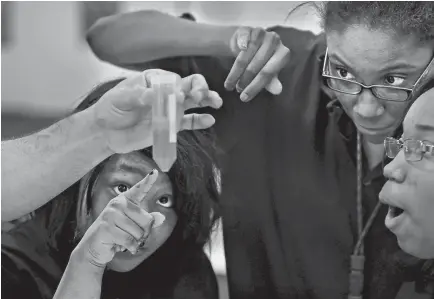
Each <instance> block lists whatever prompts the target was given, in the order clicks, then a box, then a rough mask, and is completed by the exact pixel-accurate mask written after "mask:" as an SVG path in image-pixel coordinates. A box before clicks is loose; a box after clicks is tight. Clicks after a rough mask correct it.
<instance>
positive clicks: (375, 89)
mask: <svg viewBox="0 0 434 299" xmlns="http://www.w3.org/2000/svg"><path fill="white" fill-rule="evenodd" d="M433 64H434V58H433V59H432V60H431V62H430V63H429V64H428V66H427V68H426V69H425V71H424V72H423V73H422V74H421V75H420V77H419V78H418V79H417V81H416V83H415V84H414V85H413V86H412V88H405V87H396V86H387V85H364V84H362V83H359V82H357V81H352V80H348V79H343V78H339V77H336V76H333V75H332V74H331V72H330V61H329V57H328V49H327V50H326V53H325V58H324V65H323V70H322V76H323V78H324V79H325V83H326V84H327V86H328V87H329V88H330V89H332V90H335V91H338V92H342V93H346V94H351V95H358V94H360V93H361V92H362V91H363V90H364V89H369V90H370V91H371V92H372V94H373V95H374V96H375V97H377V98H378V99H381V100H385V101H393V102H405V101H407V100H408V99H410V97H411V95H412V93H413V92H414V91H415V87H416V86H417V85H418V83H419V82H420V81H421V79H422V78H424V77H425V75H426V74H427V72H428V71H429V69H430V66H431V65H433Z"/></svg>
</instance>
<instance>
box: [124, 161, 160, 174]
mask: <svg viewBox="0 0 434 299" xmlns="http://www.w3.org/2000/svg"><path fill="white" fill-rule="evenodd" d="M117 170H123V171H127V172H134V173H136V174H140V175H142V176H146V175H148V174H149V173H150V172H151V171H152V169H148V167H146V166H144V165H141V164H139V163H132V162H130V161H128V160H123V161H121V162H120V164H119V165H118V167H117Z"/></svg>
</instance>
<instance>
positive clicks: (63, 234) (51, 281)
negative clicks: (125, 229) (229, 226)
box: [1, 190, 218, 299]
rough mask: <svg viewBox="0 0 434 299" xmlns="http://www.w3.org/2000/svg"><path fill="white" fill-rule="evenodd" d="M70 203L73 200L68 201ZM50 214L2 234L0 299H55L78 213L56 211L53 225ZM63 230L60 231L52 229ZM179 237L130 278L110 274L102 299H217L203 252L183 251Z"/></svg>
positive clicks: (167, 242)
mask: <svg viewBox="0 0 434 299" xmlns="http://www.w3.org/2000/svg"><path fill="white" fill-rule="evenodd" d="M68 191H70V190H67V191H66V193H68ZM61 196H62V195H61ZM66 200H69V201H72V199H71V198H70V197H69V198H66ZM48 210H49V207H47V209H42V211H38V213H37V214H36V216H35V218H34V219H32V220H30V221H28V222H26V223H24V224H20V225H19V226H18V227H17V228H15V229H13V230H11V231H9V232H7V233H2V240H1V241H2V249H1V259H2V264H1V266H2V272H1V282H2V285H1V286H2V291H1V295H2V298H5V299H21V298H26V299H51V298H53V296H54V293H55V291H56V289H57V286H58V284H59V282H60V279H61V277H62V274H63V272H64V270H65V268H66V265H67V263H68V259H69V255H70V253H71V251H72V249H73V247H74V245H73V244H71V242H70V240H72V239H73V236H74V231H73V230H71V229H70V225H69V224H68V223H72V222H71V219H73V216H74V215H75V213H74V212H73V211H75V208H73V207H71V208H70V209H69V210H70V212H68V213H69V215H70V217H62V216H66V215H62V214H63V213H62V212H59V211H60V210H59V209H57V210H55V213H58V214H57V215H58V217H57V220H58V221H60V222H59V223H55V222H52V221H51V220H49V219H50V217H49V216H48V215H49V214H48V213H47V211H48ZM59 214H60V216H59ZM65 218H67V219H66V221H65ZM59 225H61V226H62V229H60V230H53V227H56V226H59ZM175 231H176V229H175ZM52 233H54V234H55V235H52ZM175 235H177V236H179V235H181V234H175V232H174V234H172V236H171V237H169V239H168V240H167V241H166V243H165V244H164V245H163V246H162V247H160V249H159V250H158V251H156V252H155V253H154V254H153V255H152V256H151V257H149V258H148V259H147V260H145V261H144V262H143V263H142V264H141V265H140V266H138V267H137V268H136V269H134V270H132V271H130V272H128V273H116V272H111V271H107V272H106V273H105V274H104V276H103V284H102V291H101V298H102V299H173V298H174V299H191V298H193V299H203V298H212V299H218V287H217V280H216V277H215V274H214V272H213V269H212V266H211V263H210V262H209V260H208V258H207V257H206V255H205V253H204V252H203V251H202V250H201V248H183V246H182V245H180V244H182V243H180V240H179V239H177V237H174V236H175Z"/></svg>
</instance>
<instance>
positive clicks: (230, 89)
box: [225, 82, 234, 91]
mask: <svg viewBox="0 0 434 299" xmlns="http://www.w3.org/2000/svg"><path fill="white" fill-rule="evenodd" d="M225 88H226V90H229V91H232V90H234V86H233V84H232V83H230V82H225Z"/></svg>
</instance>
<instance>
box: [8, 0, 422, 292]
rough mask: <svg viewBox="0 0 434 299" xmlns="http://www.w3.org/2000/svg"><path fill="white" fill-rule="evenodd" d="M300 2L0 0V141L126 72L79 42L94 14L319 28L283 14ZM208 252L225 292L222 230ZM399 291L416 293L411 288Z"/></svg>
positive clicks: (305, 18)
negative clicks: (154, 13) (187, 16)
mask: <svg viewBox="0 0 434 299" xmlns="http://www.w3.org/2000/svg"><path fill="white" fill-rule="evenodd" d="M300 3H302V2H299V1H290V2H287V1H285V2H265V1H258V2H236V1H230V2H194V1H146V2H144V1H143V2H135V1H124V2H105V1H102V2H92V1H87V2H1V8H2V11H1V39H2V45H1V107H2V110H1V116H2V119H1V125H2V132H1V137H2V140H4V139H7V138H11V137H18V136H22V135H25V134H28V133H30V132H34V131H38V130H40V129H41V128H44V127H46V126H49V125H50V124H52V123H53V122H54V121H56V120H57V119H59V118H62V117H63V116H64V115H65V114H66V113H68V112H70V111H71V109H72V108H73V107H74V105H75V103H77V101H79V100H80V99H81V98H82V97H83V96H84V95H85V94H86V93H87V92H89V91H90V90H91V89H92V88H93V87H95V86H96V85H97V84H98V83H101V82H103V81H105V80H107V79H111V78H114V77H119V76H122V75H128V74H129V73H130V72H128V71H125V70H123V69H119V68H116V67H113V66H111V65H108V64H106V63H103V62H101V61H99V60H98V59H97V58H96V57H95V56H94V55H93V54H92V53H91V52H90V50H89V48H88V46H87V44H86V42H85V38H84V37H85V32H86V29H87V28H88V27H89V26H91V25H92V24H93V22H95V21H96V20H97V19H98V18H99V17H101V16H105V15H110V14H115V13H120V12H128V11H135V10H142V9H155V10H160V11H163V12H166V13H169V14H173V15H177V16H178V15H181V14H183V13H186V12H189V13H192V14H193V15H194V17H195V18H196V19H197V21H198V22H207V23H213V24H243V25H252V26H264V27H266V26H272V25H276V24H280V25H285V26H293V27H298V28H302V29H305V30H311V31H313V32H315V33H319V32H320V27H319V24H318V17H317V15H316V14H315V11H314V10H313V9H312V8H310V7H303V8H301V9H298V10H297V11H295V12H294V13H293V14H292V15H291V16H290V18H289V19H288V20H286V21H285V19H286V17H287V14H288V12H289V11H291V10H292V9H293V8H294V7H296V6H297V5H298V4H300ZM211 248H212V250H211V251H209V250H207V251H208V253H209V254H210V256H211V260H212V263H213V266H214V268H215V270H216V272H217V274H218V275H219V281H220V287H221V292H222V298H226V297H227V289H226V284H225V272H226V269H225V261H224V255H223V247H222V236H221V231H220V230H218V231H217V233H216V235H215V236H214V238H213V243H212V247H211ZM402 298H412V299H416V298H415V297H413V295H411V297H408V295H405V294H404V295H403V296H402Z"/></svg>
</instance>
